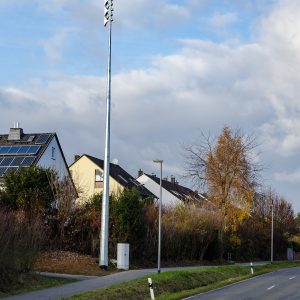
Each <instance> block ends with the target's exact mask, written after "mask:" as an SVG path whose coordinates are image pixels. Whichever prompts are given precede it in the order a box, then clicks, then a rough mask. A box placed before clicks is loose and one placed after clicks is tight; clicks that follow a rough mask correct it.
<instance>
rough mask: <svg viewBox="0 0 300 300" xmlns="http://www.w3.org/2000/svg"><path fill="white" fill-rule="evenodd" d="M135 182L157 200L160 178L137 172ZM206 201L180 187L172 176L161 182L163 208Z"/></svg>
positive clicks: (187, 189)
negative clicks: (141, 185)
mask: <svg viewBox="0 0 300 300" xmlns="http://www.w3.org/2000/svg"><path fill="white" fill-rule="evenodd" d="M137 181H138V182H140V183H141V184H143V185H144V186H145V187H146V188H147V189H148V190H149V191H151V192H152V193H153V194H154V195H155V196H156V197H157V198H159V194H160V178H159V177H157V176H156V175H154V174H152V175H149V174H146V173H144V172H143V171H142V170H139V173H138V178H137ZM203 200H206V198H205V196H204V195H202V194H200V193H198V192H196V191H193V190H191V189H189V188H187V187H184V186H182V185H180V184H179V183H178V182H177V181H176V178H175V177H174V176H171V178H170V180H169V179H168V178H164V179H163V180H162V204H163V205H165V206H174V205H177V204H180V203H199V204H200V203H202V202H203Z"/></svg>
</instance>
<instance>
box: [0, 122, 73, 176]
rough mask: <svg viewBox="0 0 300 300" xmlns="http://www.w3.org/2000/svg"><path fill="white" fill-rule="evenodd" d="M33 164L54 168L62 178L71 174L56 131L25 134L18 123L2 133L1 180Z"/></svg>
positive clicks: (0, 152)
mask: <svg viewBox="0 0 300 300" xmlns="http://www.w3.org/2000/svg"><path fill="white" fill-rule="evenodd" d="M32 165H34V166H39V167H43V168H52V169H53V170H55V171H57V174H58V175H59V177H60V178H65V177H67V176H69V175H70V173H69V169H68V165H67V163H66V159H65V157H64V154H63V151H62V148H61V146H60V143H59V140H58V137H57V135H56V133H30V134H25V133H24V132H23V129H22V128H19V126H18V125H17V127H14V128H10V130H9V134H0V182H1V181H2V180H3V177H4V176H5V175H6V174H8V173H9V172H17V171H18V169H19V168H20V167H24V168H27V167H30V166H32Z"/></svg>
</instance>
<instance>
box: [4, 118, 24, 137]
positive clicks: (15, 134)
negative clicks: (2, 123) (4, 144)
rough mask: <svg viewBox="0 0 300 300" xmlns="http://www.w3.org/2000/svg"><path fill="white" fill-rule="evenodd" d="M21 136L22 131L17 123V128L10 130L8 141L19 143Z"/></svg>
mask: <svg viewBox="0 0 300 300" xmlns="http://www.w3.org/2000/svg"><path fill="white" fill-rule="evenodd" d="M22 136H23V129H22V128H19V122H18V123H17V127H16V126H15V125H14V128H10V130H9V135H8V138H7V140H8V141H20V140H21V138H22Z"/></svg>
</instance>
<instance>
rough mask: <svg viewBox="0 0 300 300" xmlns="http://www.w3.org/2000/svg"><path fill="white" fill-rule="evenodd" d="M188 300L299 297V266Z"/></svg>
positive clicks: (269, 299) (287, 298)
mask: <svg viewBox="0 0 300 300" xmlns="http://www.w3.org/2000/svg"><path fill="white" fill-rule="evenodd" d="M187 299H189V300H198V299H199V300H212V299H213V300H227V299H228V300H229V299H230V300H233V299H234V300H250V299H263V300H265V299H266V300H276V299H284V300H292V299H293V300H294V299H300V267H298V268H290V269H283V270H279V271H276V272H273V273H269V274H265V275H262V276H258V277H254V278H252V279H249V280H245V281H242V282H239V283H236V284H233V285H230V286H226V287H223V288H220V289H217V290H213V291H210V292H207V293H203V294H200V295H197V296H193V297H190V298H187Z"/></svg>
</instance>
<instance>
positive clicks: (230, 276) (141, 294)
mask: <svg viewBox="0 0 300 300" xmlns="http://www.w3.org/2000/svg"><path fill="white" fill-rule="evenodd" d="M296 266H298V267H299V266H300V263H287V262H284V263H283V262H282V263H274V264H272V265H265V266H256V267H254V276H257V275H261V274H264V273H268V272H272V271H275V270H278V269H282V268H289V267H296ZM251 277H253V276H252V275H251V273H250V267H239V266H225V267H217V268H205V269H204V268H203V269H192V270H184V271H170V272H163V273H161V274H154V275H151V278H152V281H153V285H154V291H155V297H156V299H157V300H162V299H164V300H166V299H168V300H171V299H172V300H175V299H182V298H185V297H189V296H192V295H195V294H199V293H202V292H206V291H209V290H212V289H215V288H218V287H222V286H225V285H228V284H231V283H234V282H238V281H240V280H244V279H247V278H251ZM147 278H148V276H145V277H143V278H139V279H135V280H131V281H127V282H123V283H121V284H117V285H114V286H111V287H108V288H105V289H98V290H95V291H92V292H88V293H83V294H80V295H76V296H73V297H70V298H67V299H76V300H78V299H79V300H83V299H89V300H96V299H101V300H108V299H109V300H126V299H135V300H143V299H149V298H150V293H149V288H148V283H147Z"/></svg>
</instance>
